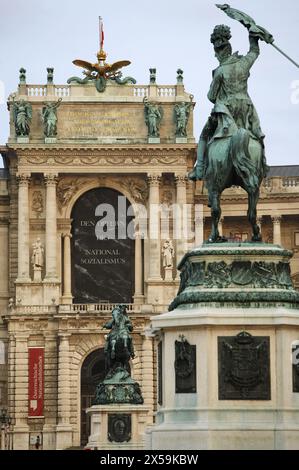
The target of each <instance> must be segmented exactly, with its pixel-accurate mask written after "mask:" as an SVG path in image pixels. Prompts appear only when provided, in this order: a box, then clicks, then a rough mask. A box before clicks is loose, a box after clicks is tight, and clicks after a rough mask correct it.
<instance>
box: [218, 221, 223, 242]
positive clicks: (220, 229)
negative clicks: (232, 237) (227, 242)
mask: <svg viewBox="0 0 299 470" xmlns="http://www.w3.org/2000/svg"><path fill="white" fill-rule="evenodd" d="M223 222H224V217H221V219H220V220H219V224H218V230H219V235H220V237H223Z"/></svg>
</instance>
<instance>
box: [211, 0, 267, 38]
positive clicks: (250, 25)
mask: <svg viewBox="0 0 299 470" xmlns="http://www.w3.org/2000/svg"><path fill="white" fill-rule="evenodd" d="M216 7H217V8H220V10H223V11H224V12H225V13H226V14H227V15H228V16H229V17H230V18H232V19H233V20H237V21H239V22H240V23H242V24H243V25H244V26H246V28H247V29H248V30H249V32H250V33H251V34H252V35H254V36H258V37H259V38H260V39H262V40H263V41H265V42H267V43H268V44H271V43H272V42H274V38H273V36H272V34H271V33H269V31H267V30H266V29H265V28H262V27H261V26H258V25H257V24H256V22H255V21H254V19H253V18H251V16H249V15H247V14H246V13H243V11H240V10H236V9H235V8H231V7H230V6H229V5H228V4H227V3H225V4H224V5H219V4H217V5H216Z"/></svg>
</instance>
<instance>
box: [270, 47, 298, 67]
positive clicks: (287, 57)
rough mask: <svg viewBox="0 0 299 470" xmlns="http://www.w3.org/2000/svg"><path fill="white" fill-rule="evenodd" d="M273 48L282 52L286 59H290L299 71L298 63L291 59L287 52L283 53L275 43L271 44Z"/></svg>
mask: <svg viewBox="0 0 299 470" xmlns="http://www.w3.org/2000/svg"><path fill="white" fill-rule="evenodd" d="M271 46H273V47H274V48H275V49H276V50H277V51H278V52H280V54H282V55H283V56H284V57H286V59H288V60H289V61H290V62H292V64H294V65H296V67H298V69H299V64H297V62H295V61H294V60H293V59H291V57H289V56H288V55H287V54H286V53H285V52H283V51H282V50H281V49H280V48H279V47H278V46H276V44H274V43H273V42H272V43H271Z"/></svg>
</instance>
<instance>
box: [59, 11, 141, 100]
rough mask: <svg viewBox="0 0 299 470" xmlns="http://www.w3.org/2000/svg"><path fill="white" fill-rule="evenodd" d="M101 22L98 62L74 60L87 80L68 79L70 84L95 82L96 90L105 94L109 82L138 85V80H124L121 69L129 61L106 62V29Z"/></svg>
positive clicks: (128, 78)
mask: <svg viewBox="0 0 299 470" xmlns="http://www.w3.org/2000/svg"><path fill="white" fill-rule="evenodd" d="M99 22H100V50H99V52H98V53H97V59H98V62H96V63H91V62H87V61H86V60H80V59H76V60H73V64H74V65H77V66H78V67H82V68H83V69H85V70H84V72H83V74H84V75H85V78H83V79H82V78H79V77H71V78H69V79H68V83H72V82H75V83H80V84H84V83H88V81H90V80H92V81H94V82H95V86H96V89H97V90H98V92H100V93H101V92H103V91H105V89H106V85H107V81H108V80H114V81H115V82H116V83H118V84H119V85H125V84H126V83H136V80H135V79H134V78H132V77H126V78H122V72H120V69H121V68H122V67H126V66H128V65H130V63H131V62H130V61H129V60H119V61H117V62H114V63H113V64H108V63H107V62H106V58H107V54H106V52H105V51H104V28H103V21H102V18H101V17H99Z"/></svg>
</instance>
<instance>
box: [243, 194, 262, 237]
mask: <svg viewBox="0 0 299 470" xmlns="http://www.w3.org/2000/svg"><path fill="white" fill-rule="evenodd" d="M259 195H260V192H259V190H258V189H257V190H256V191H250V192H248V213H247V216H248V220H249V222H250V224H251V226H252V241H253V242H261V241H262V236H261V231H260V227H259V226H258V225H257V223H256V206H257V202H258V199H259Z"/></svg>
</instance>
